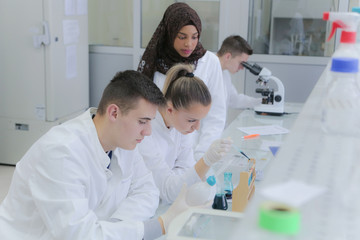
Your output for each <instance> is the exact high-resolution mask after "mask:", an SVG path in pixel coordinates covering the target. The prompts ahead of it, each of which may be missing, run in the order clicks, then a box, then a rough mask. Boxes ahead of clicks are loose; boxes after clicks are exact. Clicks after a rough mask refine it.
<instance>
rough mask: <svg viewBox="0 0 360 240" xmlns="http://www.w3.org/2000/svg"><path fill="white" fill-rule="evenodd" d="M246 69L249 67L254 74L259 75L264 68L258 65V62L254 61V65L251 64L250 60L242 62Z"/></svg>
mask: <svg viewBox="0 0 360 240" xmlns="http://www.w3.org/2000/svg"><path fill="white" fill-rule="evenodd" d="M241 64H242V65H243V66H244V67H245V68H246V69H248V70H249V71H250V72H251V73H252V74H254V75H256V76H257V75H259V73H260V72H261V70H262V67H260V66H259V65H257V64H256V63H254V65H251V64H250V63H248V62H242V63H241Z"/></svg>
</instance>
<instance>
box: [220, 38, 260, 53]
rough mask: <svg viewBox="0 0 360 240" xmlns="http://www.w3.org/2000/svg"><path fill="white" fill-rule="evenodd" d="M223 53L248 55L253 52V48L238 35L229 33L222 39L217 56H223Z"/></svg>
mask: <svg viewBox="0 0 360 240" xmlns="http://www.w3.org/2000/svg"><path fill="white" fill-rule="evenodd" d="M225 53H231V55H232V56H233V57H236V56H238V55H240V54H242V53H246V54H248V55H251V54H253V49H252V48H251V46H250V45H249V43H248V42H247V41H246V40H245V39H244V38H242V37H240V36H239V35H231V36H229V37H227V38H225V40H224V41H223V43H222V44H221V48H220V49H219V51H218V52H217V55H218V56H220V57H221V56H223V55H224V54H225Z"/></svg>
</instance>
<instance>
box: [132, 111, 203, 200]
mask: <svg viewBox="0 0 360 240" xmlns="http://www.w3.org/2000/svg"><path fill="white" fill-rule="evenodd" d="M138 147H139V151H140V153H141V155H142V156H143V158H144V161H145V164H146V166H147V167H148V168H149V169H150V170H151V171H152V173H153V176H154V180H155V183H156V185H157V186H158V188H159V190H160V197H161V200H162V201H163V202H165V203H171V202H173V201H174V200H175V199H176V197H177V196H178V194H179V193H180V190H181V187H182V186H183V184H184V183H186V184H187V186H190V185H192V184H194V183H196V182H199V181H201V179H200V177H199V175H198V174H197V173H196V171H195V168H194V165H195V163H196V162H195V160H194V155H193V150H192V141H191V136H190V135H189V134H187V135H184V134H181V133H180V132H179V131H177V130H176V129H175V128H170V129H168V128H167V127H166V125H165V123H164V120H163V118H162V116H161V114H160V113H159V112H157V113H156V118H155V120H153V122H152V133H151V136H148V137H146V138H145V139H144V140H143V141H142V142H141V143H140V144H139V146H138Z"/></svg>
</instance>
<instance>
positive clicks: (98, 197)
mask: <svg viewBox="0 0 360 240" xmlns="http://www.w3.org/2000/svg"><path fill="white" fill-rule="evenodd" d="M93 113H95V109H91V110H90V109H89V110H88V111H86V112H85V113H84V114H82V115H80V116H79V117H77V118H75V119H73V120H70V121H68V122H66V123H64V124H62V125H59V126H56V127H54V128H52V129H51V130H50V131H49V132H48V133H46V134H45V135H44V136H43V137H41V138H40V139H39V140H38V141H37V142H36V143H35V144H34V145H33V146H32V147H31V148H30V149H29V151H28V152H27V153H26V154H25V155H24V157H23V158H22V159H21V161H19V162H18V164H17V166H16V169H15V172H14V176H13V179H12V183H11V186H10V189H9V193H8V195H7V196H6V198H5V199H4V201H3V203H2V204H1V205H0V239H9V240H10V239H11V240H18V239H19V240H23V239H26V240H35V239H36V240H40V239H44V240H45V239H46V240H51V239H61V240H70V239H71V240H74V239H108V240H110V239H117V240H119V239H127V240H128V239H142V238H143V235H144V225H143V222H142V221H144V220H146V219H148V218H150V217H152V216H153V215H154V213H155V210H156V208H157V206H158V203H159V192H158V190H157V188H156V186H155V184H154V181H153V178H152V175H151V172H150V171H149V170H148V169H147V168H146V167H145V165H144V162H143V159H142V157H141V155H140V154H139V153H138V151H137V150H134V151H127V150H123V149H116V150H115V151H114V152H113V156H112V160H111V165H110V168H109V169H107V166H108V165H109V163H110V159H109V157H108V156H107V154H106V153H105V152H104V150H103V148H102V146H101V144H100V142H99V139H98V136H97V132H96V129H95V125H94V123H93V121H92V117H91V116H92V114H93ZM118 220H121V221H118Z"/></svg>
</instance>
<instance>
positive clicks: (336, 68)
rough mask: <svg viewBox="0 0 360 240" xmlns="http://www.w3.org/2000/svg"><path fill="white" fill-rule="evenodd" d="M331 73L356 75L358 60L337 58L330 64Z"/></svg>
mask: <svg viewBox="0 0 360 240" xmlns="http://www.w3.org/2000/svg"><path fill="white" fill-rule="evenodd" d="M331 71H333V72H347V73H356V72H358V71H359V60H358V59H357V58H348V57H338V58H333V59H332V62H331Z"/></svg>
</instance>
